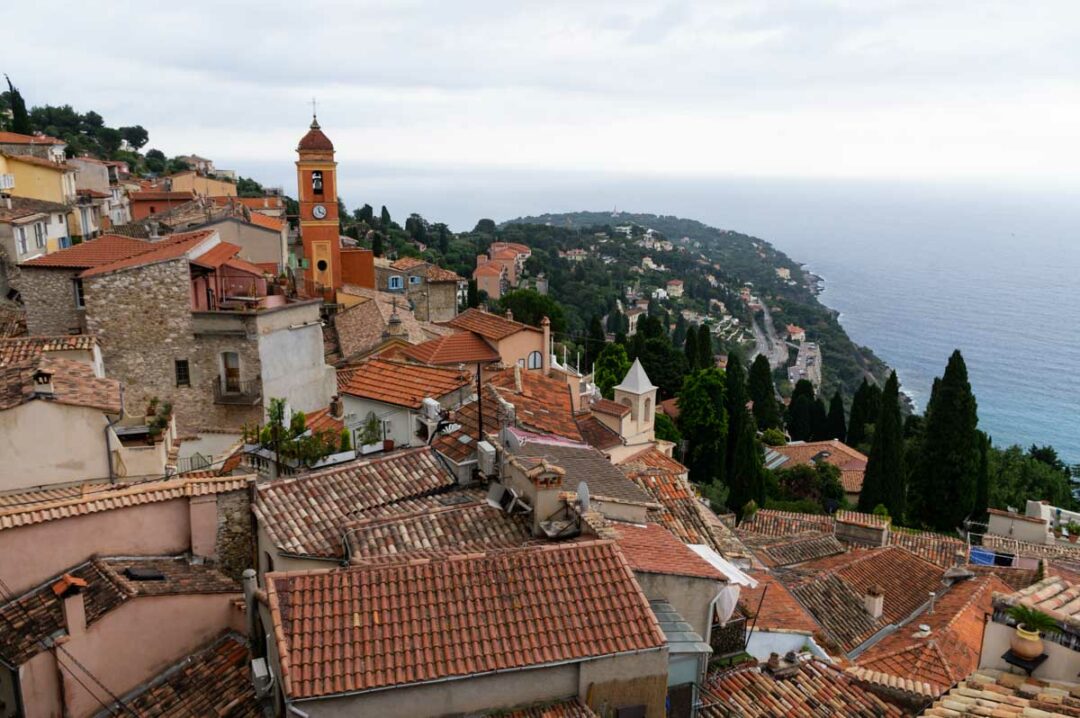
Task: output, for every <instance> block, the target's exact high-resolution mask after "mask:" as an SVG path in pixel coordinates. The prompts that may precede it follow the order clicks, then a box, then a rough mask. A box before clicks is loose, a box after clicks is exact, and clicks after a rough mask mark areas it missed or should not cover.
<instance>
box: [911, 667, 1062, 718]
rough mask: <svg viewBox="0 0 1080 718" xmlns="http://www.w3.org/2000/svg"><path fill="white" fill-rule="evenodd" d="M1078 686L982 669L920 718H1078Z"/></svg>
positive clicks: (943, 697)
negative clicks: (991, 717)
mask: <svg viewBox="0 0 1080 718" xmlns="http://www.w3.org/2000/svg"><path fill="white" fill-rule="evenodd" d="M1077 693H1078V689H1077V686H1076V684H1075V683H1050V682H1047V681H1043V680H1040V679H1038V678H1027V677H1025V676H1019V675H1016V674H1015V673H1003V672H1001V671H996V670H993V669H991V668H980V669H979V670H978V671H977V672H976V673H974V674H972V675H970V676H968V677H967V678H966V679H965V680H963V681H961V682H960V683H959V684H957V686H956V687H955V688H953V689H952V690H951V691H950V692H949V693H947V694H946V695H943V696H941V697H940V698H938V700H937V701H936V702H935V703H934V704H933V705H932V706H930V707H929V708H927V709H926V710H925V711H923V713H921V714H920V715H922V716H927V717H929V718H967V717H968V716H971V717H972V718H975V717H979V718H983V717H985V716H993V717H994V718H1005V717H1006V716H1008V718H1013V717H1014V716H1016V717H1020V716H1023V717H1024V718H1028V717H1029V716H1030V717H1031V718H1076V716H1080V698H1078V697H1077Z"/></svg>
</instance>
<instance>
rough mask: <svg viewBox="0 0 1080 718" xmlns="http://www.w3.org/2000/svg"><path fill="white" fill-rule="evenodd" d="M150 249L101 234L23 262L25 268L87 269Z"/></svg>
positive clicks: (148, 244) (146, 246) (139, 242)
mask: <svg viewBox="0 0 1080 718" xmlns="http://www.w3.org/2000/svg"><path fill="white" fill-rule="evenodd" d="M150 248H151V245H150V243H149V242H143V241H142V240H138V239H133V238H131V237H123V236H121V235H118V234H103V235H101V236H100V237H98V238H97V239H91V240H89V241H87V242H82V243H81V244H76V245H75V246H73V247H68V248H67V249H62V250H60V251H59V252H53V253H51V254H46V255H45V256H43V257H37V258H36V259H31V260H30V261H28V262H24V263H23V266H26V267H63V268H67V269H88V268H90V267H96V266H98V265H102V264H108V263H110V262H115V261H117V260H120V259H125V258H127V257H133V256H135V255H137V254H142V253H143V252H146V251H148V250H149V249H150Z"/></svg>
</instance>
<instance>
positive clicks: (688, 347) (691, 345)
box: [683, 331, 708, 371]
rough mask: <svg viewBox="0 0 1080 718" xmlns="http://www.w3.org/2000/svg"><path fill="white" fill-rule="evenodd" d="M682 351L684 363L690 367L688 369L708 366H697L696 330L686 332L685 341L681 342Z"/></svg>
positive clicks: (693, 369) (692, 369) (695, 369)
mask: <svg viewBox="0 0 1080 718" xmlns="http://www.w3.org/2000/svg"><path fill="white" fill-rule="evenodd" d="M683 353H685V354H686V364H687V366H688V367H689V368H690V371H697V370H698V369H707V368H708V367H703V366H698V349H697V332H694V331H690V332H687V333H686V343H685V344H683Z"/></svg>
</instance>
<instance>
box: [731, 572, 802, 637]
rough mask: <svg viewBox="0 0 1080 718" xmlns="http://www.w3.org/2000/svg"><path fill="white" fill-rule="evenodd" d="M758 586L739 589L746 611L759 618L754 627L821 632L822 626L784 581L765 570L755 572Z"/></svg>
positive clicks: (740, 599)
mask: <svg viewBox="0 0 1080 718" xmlns="http://www.w3.org/2000/svg"><path fill="white" fill-rule="evenodd" d="M752 576H753V578H754V579H755V580H756V581H757V582H758V585H757V587H756V588H750V587H749V586H743V587H742V588H741V589H740V590H739V603H741V604H742V606H743V609H744V611H745V612H746V613H747V614H748V615H750V616H754V615H755V614H756V617H757V620H756V621H755V622H754V626H755V627H756V628H757V629H759V630H763V631H768V630H780V631H803V632H805V633H808V634H811V635H813V634H816V633H820V632H821V626H819V625H818V624H817V621H815V620H814V617H813V616H812V615H810V613H808V612H807V610H806V609H805V608H803V607H802V605H801V604H800V603H799V602H798V601H797V600H795V597H794V596H792V595H791V592H790V591H788V590H787V588H785V587H784V584H782V583H780V582H779V581H777V580H776V577H775V576H773V575H772V574H771V573H768V572H765V571H755V572H754V573H753V574H752Z"/></svg>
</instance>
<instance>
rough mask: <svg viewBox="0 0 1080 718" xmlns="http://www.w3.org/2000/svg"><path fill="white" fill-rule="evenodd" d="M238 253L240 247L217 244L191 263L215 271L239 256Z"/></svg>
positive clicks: (226, 243)
mask: <svg viewBox="0 0 1080 718" xmlns="http://www.w3.org/2000/svg"><path fill="white" fill-rule="evenodd" d="M239 252H240V247H239V246H237V245H235V244H233V243H232V242H219V243H218V244H217V245H215V246H213V247H211V248H210V249H208V250H207V251H205V252H203V253H202V254H200V255H199V256H198V257H196V258H195V259H193V260H191V261H192V263H194V264H198V265H201V266H203V267H210V268H211V269H217V268H218V267H220V266H221V265H223V264H225V262H227V261H228V260H230V259H232V258H233V257H235V256H236V255H237V254H239Z"/></svg>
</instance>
